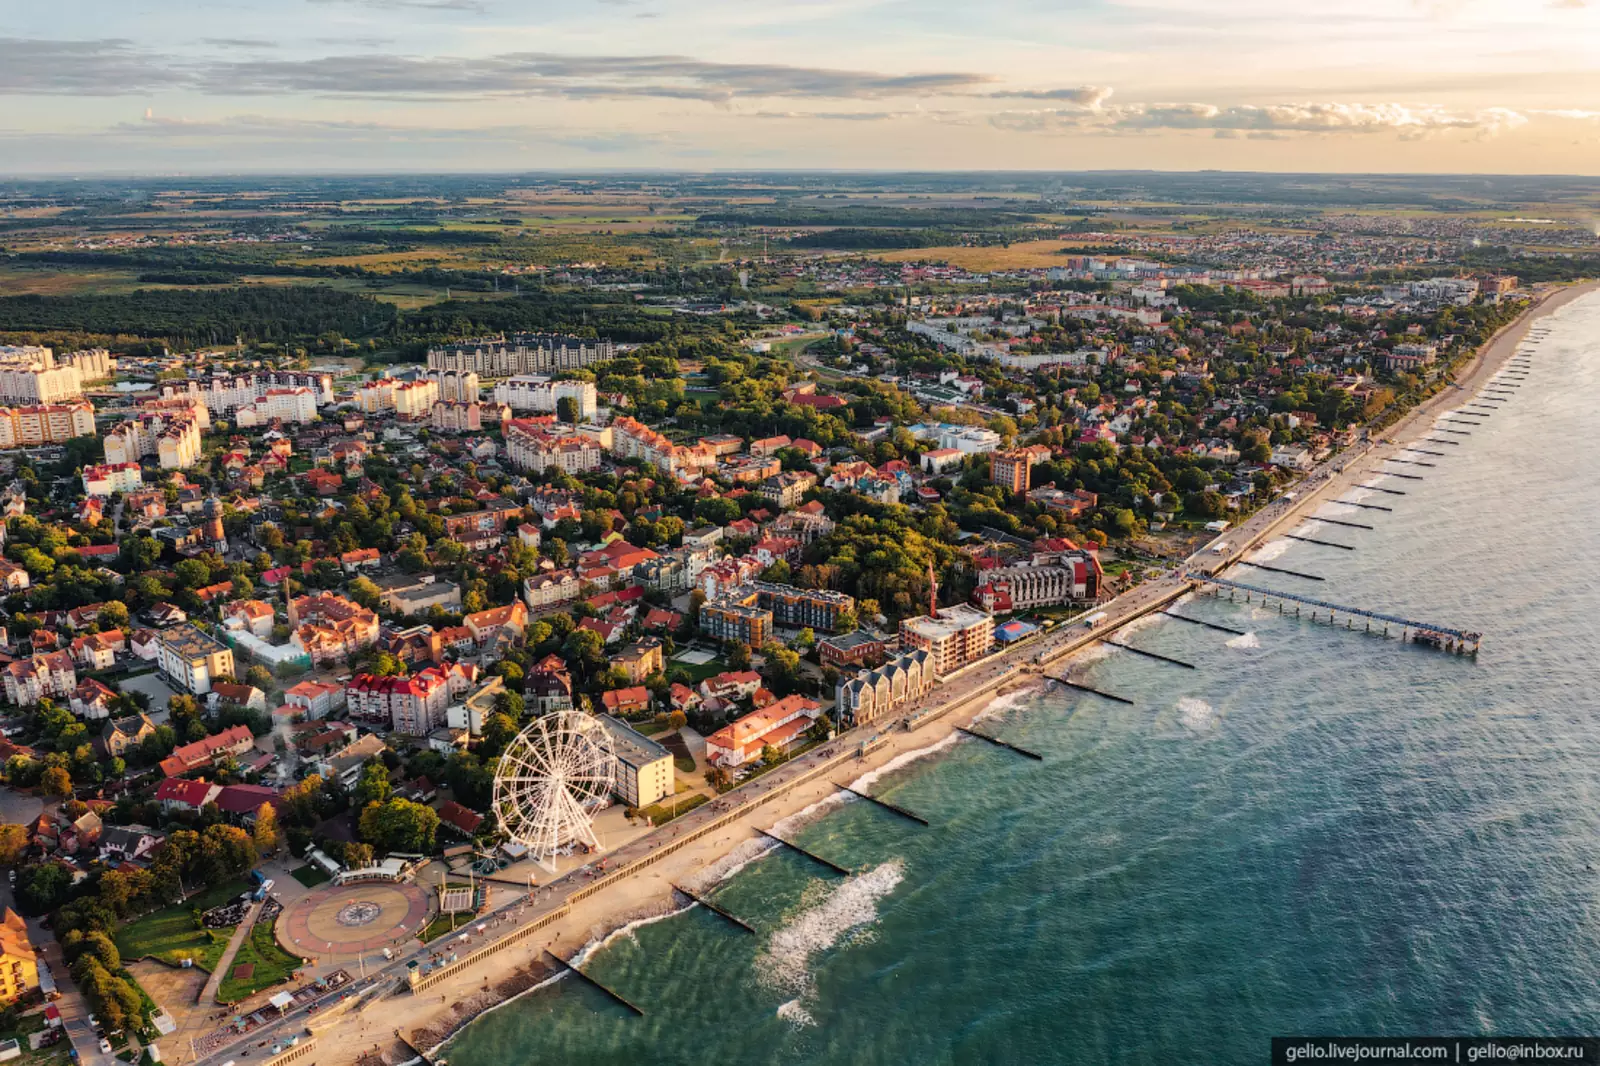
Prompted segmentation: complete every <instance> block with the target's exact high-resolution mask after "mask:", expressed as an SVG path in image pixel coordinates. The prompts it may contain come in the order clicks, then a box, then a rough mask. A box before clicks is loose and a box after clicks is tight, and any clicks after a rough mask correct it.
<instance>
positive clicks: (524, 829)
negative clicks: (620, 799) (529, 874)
mask: <svg viewBox="0 0 1600 1066" xmlns="http://www.w3.org/2000/svg"><path fill="white" fill-rule="evenodd" d="M613 759H614V756H613V753H612V746H611V734H610V733H609V732H608V731H607V730H606V727H605V726H604V725H602V724H601V722H600V720H599V719H598V718H595V717H594V716H593V715H588V714H584V713H583V712H581V711H557V712H555V713H554V714H547V715H545V716H544V717H542V718H538V719H535V720H534V721H533V722H532V723H530V724H529V725H528V727H527V728H526V729H524V730H523V731H522V732H521V733H518V734H517V736H516V738H515V739H513V740H512V741H511V743H510V744H508V745H507V746H506V750H505V752H504V753H503V754H502V755H501V756H500V765H499V767H498V768H497V769H496V770H495V775H494V812H495V816H496V817H497V818H499V820H500V828H501V829H502V830H504V831H505V833H506V835H507V836H509V837H510V838H511V839H512V840H513V841H515V842H516V843H518V844H521V845H523V846H524V847H526V848H527V849H528V851H529V852H530V853H531V856H532V858H533V859H534V860H535V861H536V862H538V863H539V864H540V865H541V866H544V867H545V868H546V869H554V863H555V858H556V856H557V855H559V854H561V853H562V851H563V849H566V848H570V847H571V846H573V845H587V846H589V847H591V848H595V849H597V850H598V849H599V847H600V838H599V837H597V836H595V832H594V825H593V823H594V812H595V811H596V810H597V809H598V808H599V806H600V803H601V802H602V801H603V800H604V799H605V798H606V796H607V795H609V794H610V792H611V788H612V783H613V776H612V775H613V772H614V771H613Z"/></svg>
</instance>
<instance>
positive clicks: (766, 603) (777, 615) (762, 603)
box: [732, 581, 856, 633]
mask: <svg viewBox="0 0 1600 1066" xmlns="http://www.w3.org/2000/svg"><path fill="white" fill-rule="evenodd" d="M732 595H735V596H740V595H742V596H743V597H744V598H745V600H746V601H747V602H753V603H754V605H755V606H757V607H760V608H761V609H762V610H765V611H770V612H772V620H773V622H775V623H776V624H778V625H780V626H786V627H788V628H791V629H805V628H810V629H822V630H826V631H828V632H830V633H831V632H833V631H834V630H835V629H838V628H839V616H840V615H842V614H843V613H844V612H845V611H853V610H855V606H856V600H855V597H854V596H850V595H846V594H845V593H843V592H833V591H831V590H829V589H803V588H797V587H796V586H794V585H778V584H774V583H772V582H769V581H752V582H750V583H749V584H748V585H746V586H744V587H743V588H742V589H738V590H736V591H735V592H734V593H732ZM752 595H753V596H754V600H753V601H751V600H749V597H751V596H752Z"/></svg>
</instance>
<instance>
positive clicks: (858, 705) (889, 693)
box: [834, 649, 935, 729]
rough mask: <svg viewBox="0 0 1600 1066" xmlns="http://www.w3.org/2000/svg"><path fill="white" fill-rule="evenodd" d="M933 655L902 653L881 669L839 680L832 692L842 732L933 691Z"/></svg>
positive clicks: (917, 651) (921, 652)
mask: <svg viewBox="0 0 1600 1066" xmlns="http://www.w3.org/2000/svg"><path fill="white" fill-rule="evenodd" d="M934 679H935V673H934V669H933V656H932V655H930V654H929V653H928V652H927V651H924V650H920V649H919V650H915V651H908V652H903V653H901V654H900V655H897V656H895V657H894V658H893V659H890V660H889V661H887V662H885V663H884V664H883V665H882V666H878V667H875V668H873V669H870V670H862V671H861V672H859V673H857V674H856V675H855V676H854V677H850V678H841V679H840V681H839V684H838V686H837V687H836V688H835V690H834V715H835V716H836V717H837V718H838V721H839V727H840V728H841V729H853V728H855V727H856V726H858V725H865V724H866V723H868V722H871V721H875V720H877V719H879V718H882V717H883V716H885V715H887V714H889V713H890V712H891V711H894V710H895V709H896V708H898V707H900V706H902V705H903V704H906V703H909V702H911V701H912V700H916V699H921V698H922V697H923V696H925V695H927V694H928V692H929V690H930V689H932V688H933V683H934Z"/></svg>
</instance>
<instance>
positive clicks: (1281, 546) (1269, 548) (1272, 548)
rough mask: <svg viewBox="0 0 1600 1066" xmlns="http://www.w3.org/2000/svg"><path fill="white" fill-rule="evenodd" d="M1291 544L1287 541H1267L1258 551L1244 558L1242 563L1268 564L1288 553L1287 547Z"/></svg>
mask: <svg viewBox="0 0 1600 1066" xmlns="http://www.w3.org/2000/svg"><path fill="white" fill-rule="evenodd" d="M1292 543H1293V541H1287V540H1273V541H1268V542H1267V543H1266V544H1263V545H1262V546H1261V547H1260V548H1259V549H1257V550H1256V551H1253V552H1251V553H1250V554H1249V555H1248V556H1246V557H1245V560H1244V561H1245V562H1247V563H1270V562H1272V560H1274V559H1276V558H1277V557H1278V556H1280V555H1282V554H1283V553H1284V552H1286V551H1288V550H1289V545H1290V544H1292Z"/></svg>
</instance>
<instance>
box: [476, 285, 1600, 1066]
mask: <svg viewBox="0 0 1600 1066" xmlns="http://www.w3.org/2000/svg"><path fill="white" fill-rule="evenodd" d="M1545 322H1546V324H1547V325H1549V326H1550V327H1551V330H1550V333H1549V335H1548V337H1546V338H1545V339H1543V340H1541V341H1538V342H1532V341H1530V342H1528V345H1527V346H1528V347H1531V348H1533V349H1534V351H1535V353H1536V354H1535V355H1534V357H1533V359H1534V362H1533V370H1532V376H1531V377H1530V378H1529V379H1528V381H1527V382H1526V383H1525V384H1524V387H1523V388H1521V389H1519V390H1517V393H1516V395H1515V397H1514V398H1513V399H1511V400H1510V401H1509V402H1507V403H1506V404H1504V405H1502V407H1501V409H1500V410H1497V411H1495V412H1494V413H1493V414H1492V415H1490V416H1489V417H1488V418H1487V419H1483V421H1484V423H1485V424H1484V425H1482V426H1480V427H1476V428H1474V429H1472V430H1471V434H1470V436H1461V437H1451V438H1450V439H1452V440H1455V441H1458V442H1459V444H1458V445H1455V446H1449V445H1430V444H1427V443H1419V444H1418V447H1420V448H1422V449H1426V450H1428V451H1436V452H1441V453H1445V454H1443V455H1442V456H1430V455H1414V456H1413V458H1417V459H1419V460H1421V461H1426V462H1431V463H1435V464H1437V465H1436V466H1435V467H1433V468H1426V467H1407V468H1406V469H1407V471H1408V472H1414V473H1417V474H1420V475H1422V477H1423V480H1421V481H1409V480H1402V479H1396V478H1378V479H1375V480H1374V481H1373V483H1374V484H1380V485H1383V486H1384V487H1388V488H1395V489H1399V490H1400V491H1402V492H1404V493H1405V494H1406V495H1404V496H1389V495H1384V494H1379V493H1367V494H1366V495H1365V496H1364V497H1363V496H1361V495H1360V494H1359V493H1356V494H1351V495H1348V496H1346V497H1345V498H1348V499H1355V498H1362V499H1364V500H1365V501H1366V502H1372V503H1378V504H1381V505H1383V506H1386V507H1393V512H1392V513H1391V512H1384V511H1372V510H1358V509H1356V508H1350V507H1339V506H1337V505H1327V506H1326V507H1325V508H1324V509H1322V510H1321V511H1320V512H1319V513H1321V514H1323V515H1324V516H1327V517H1338V518H1342V519H1344V520H1346V521H1355V522H1361V523H1365V524H1368V525H1372V526H1374V527H1376V528H1374V529H1373V530H1371V531H1366V530H1360V529H1352V528H1349V527H1343V526H1334V525H1331V524H1327V523H1323V524H1322V526H1321V528H1320V529H1319V530H1318V535H1319V539H1326V540H1337V541H1339V542H1341V543H1345V544H1350V545H1353V546H1354V547H1355V549H1356V550H1354V551H1341V550H1339V549H1336V548H1328V547H1322V546H1318V545H1313V544H1305V543H1298V542H1294V541H1288V540H1280V541H1277V542H1275V543H1274V544H1273V545H1271V546H1270V547H1269V548H1268V549H1267V550H1266V551H1265V552H1263V553H1262V557H1263V559H1267V558H1270V559H1272V560H1273V565H1275V566H1280V567H1285V568H1287V569H1291V570H1298V571H1302V572H1305V573H1312V574H1318V575H1321V576H1323V577H1325V578H1326V581H1323V582H1310V581H1304V580H1301V579H1297V578H1295V577H1291V576H1289V575H1286V574H1275V573H1268V572H1263V571H1252V570H1249V569H1247V568H1241V569H1240V570H1239V571H1238V575H1237V576H1239V577H1240V578H1241V579H1242V580H1246V581H1251V582H1252V583H1256V584H1260V585H1264V586H1268V587H1272V588H1278V589H1283V590H1285V591H1292V592H1298V593H1304V594H1308V595H1312V596H1316V597H1318V598H1321V599H1325V600H1330V601H1333V602H1336V603H1346V604H1351V605H1356V606H1363V607H1368V608H1371V609H1377V610H1384V611H1387V612H1389V613H1393V614H1396V615H1400V616H1404V617H1408V618H1417V619H1421V620H1424V621H1436V622H1438V623H1441V624H1445V625H1451V626H1456V627H1459V628H1463V629H1472V630H1480V631H1482V632H1483V633H1484V640H1483V649H1482V652H1481V654H1480V655H1479V656H1478V657H1477V658H1476V659H1473V658H1462V657H1457V656H1454V655H1449V654H1446V653H1444V652H1440V651H1436V650H1431V649H1428V648H1424V647H1419V646H1416V645H1411V644H1402V643H1400V642H1399V641H1398V640H1394V639H1390V640H1387V641H1385V640H1383V639H1380V638H1379V637H1377V636H1371V635H1367V634H1365V633H1363V632H1362V628H1363V624H1362V623H1360V622H1357V623H1356V624H1355V629H1354V631H1348V630H1346V629H1344V628H1342V623H1341V627H1340V628H1329V627H1328V626H1327V625H1326V624H1321V623H1318V624H1313V623H1312V622H1310V621H1309V620H1308V619H1305V618H1302V619H1296V618H1294V617H1293V615H1292V612H1291V613H1290V614H1287V615H1280V614H1279V613H1278V611H1277V610H1276V609H1272V610H1266V609H1263V608H1262V607H1260V606H1259V605H1258V604H1250V605H1246V604H1244V603H1229V602H1227V600H1226V599H1225V598H1224V599H1222V600H1220V601H1219V600H1215V599H1211V598H1194V599H1191V600H1187V601H1185V602H1183V603H1181V604H1180V605H1178V607H1177V608H1176V609H1177V610H1178V611H1180V612H1183V613H1186V614H1189V615H1192V616H1194V617H1196V618H1204V619H1208V620H1211V621H1215V622H1219V623H1222V624H1224V625H1228V626H1231V627H1233V628H1236V629H1239V630H1242V631H1244V632H1245V633H1246V634H1247V635H1246V636H1243V637H1230V636H1229V635H1228V634H1226V633H1219V632H1216V631H1213V630H1209V629H1203V628H1201V627H1199V626H1191V625H1186V624H1184V623H1182V622H1177V621H1172V620H1163V621H1159V622H1156V623H1153V624H1150V625H1147V626H1145V627H1143V628H1141V629H1140V630H1138V631H1137V632H1133V633H1129V634H1127V635H1125V636H1124V638H1123V639H1125V640H1127V641H1128V642H1130V643H1133V644H1136V645H1137V646H1139V647H1142V648H1147V649H1149V650H1152V651H1157V652H1160V653H1161V654H1163V655H1169V656H1173V657H1175V658H1179V659H1182V660H1184V661H1187V662H1192V663H1194V664H1195V666H1196V667H1197V669H1194V670H1184V669H1180V668H1177V667H1175V666H1173V665H1170V664H1167V663H1162V662H1158V661H1155V660H1150V659H1146V658H1144V657H1142V656H1134V655H1130V654H1128V653H1126V652H1120V651H1114V650H1113V651H1111V652H1110V653H1109V654H1105V655H1103V656H1101V657H1099V658H1096V659H1092V660H1091V661H1087V662H1085V663H1084V664H1082V665H1081V666H1079V667H1078V669H1079V670H1080V671H1081V672H1082V673H1083V677H1084V680H1085V681H1086V682H1087V683H1089V684H1092V685H1094V686H1096V687H1099V688H1103V689H1105V690H1108V691H1111V692H1114V693H1117V694H1119V695H1124V696H1127V697H1129V698H1131V699H1133V700H1134V701H1135V703H1134V705H1133V706H1131V707H1130V706H1126V705H1123V704H1119V703H1112V702H1109V701H1104V700H1100V699H1097V698H1096V697H1094V696H1092V695H1088V694H1085V693H1081V692H1074V691H1069V690H1066V689H1063V688H1061V687H1059V686H1054V685H1046V686H1044V687H1040V688H1037V689H1033V690H1029V691H1027V692H1024V693H1022V694H1020V695H1016V696H1011V697H1008V698H1007V699H1006V700H1004V701H1002V702H998V703H997V705H996V707H995V708H993V709H992V711H991V713H990V716H989V718H988V720H987V721H985V723H984V728H985V729H986V730H989V731H992V732H994V733H996V734H997V735H1000V736H1003V737H1005V738H1006V739H1008V740H1013V741H1015V742H1017V743H1019V744H1022V745H1023V746H1025V747H1028V748H1030V749H1033V750H1035V751H1038V752H1040V753H1042V754H1043V755H1044V756H1045V758H1044V761H1043V762H1035V761H1033V760H1031V759H1026V758H1022V757H1019V756H1018V755H1016V754H1015V753H1013V752H1009V751H1006V750H1004V749H1001V748H997V747H994V746H992V745H989V744H985V743H983V742H981V741H975V740H971V739H966V738H962V739H949V740H946V741H944V742H942V743H941V744H940V745H939V746H938V748H937V750H934V751H930V752H928V753H926V754H925V755H924V757H922V758H919V759H913V760H905V761H902V762H901V763H900V764H899V765H898V766H897V767H895V768H893V769H891V770H889V771H887V772H884V773H880V774H877V775H875V777H874V780H872V782H871V785H872V788H873V789H874V790H876V791H877V792H878V793H880V794H882V795H883V796H884V797H885V798H887V799H891V800H893V801H894V802H895V803H898V804H901V805H902V806H905V807H907V808H909V809H911V810H913V811H916V812H918V813H920V814H922V815H924V816H926V817H927V818H928V819H929V820H930V821H931V822H932V826H931V827H929V828H923V827H921V826H918V825H917V824H915V823H914V822H911V821H909V820H907V819H904V818H901V817H899V816H897V815H895V814H894V813H892V812H890V811H887V810H884V809H882V808H880V807H877V806H876V805H874V804H869V803H865V802H861V801H856V800H849V799H844V798H841V799H836V800H833V801H831V802H830V803H828V804H826V805H819V807H818V808H817V809H815V810H813V811H811V812H809V813H808V814H807V815H806V816H805V817H803V818H798V819H795V820H794V821H793V822H792V824H791V825H790V826H789V827H788V831H789V832H791V833H793V834H794V836H795V838H796V839H798V840H799V841H800V842H801V843H802V844H804V845H805V846H806V847H808V848H811V849H813V850H815V851H817V852H819V853H820V854H823V855H826V856H827V857H829V858H831V859H834V860H835V861H838V862H841V863H844V864H846V865H848V866H851V867H852V868H856V869H859V870H860V871H861V872H860V873H859V874H858V875H856V876H854V877H850V878H843V877H839V876H838V875H836V874H833V873H831V872H829V871H828V870H826V869H825V868H822V867H820V866H818V865H816V864H815V863H813V862H811V861H810V860H808V859H806V858H805V857H803V856H801V855H798V854H796V853H795V852H793V851H791V850H788V849H781V850H771V849H769V848H767V847H765V846H761V845H754V846H751V847H749V848H746V849H745V851H744V852H743V853H741V854H740V855H737V856H734V857H733V858H732V859H731V860H729V861H728V862H727V863H725V864H723V866H722V867H721V868H720V869H719V870H713V871H710V872H709V873H708V874H707V875H706V876H705V877H704V878H703V879H702V882H701V887H702V888H704V889H705V890H706V891H709V892H710V893H711V894H712V896H713V898H714V899H715V901H716V902H717V903H718V904H720V905H721V906H723V907H724V908H726V909H727V910H729V911H730V912H732V913H734V914H737V915H739V916H740V917H741V918H743V919H744V920H746V921H748V922H750V923H751V924H752V925H754V926H755V927H756V928H757V929H759V930H760V934H759V935H757V936H751V935H749V934H748V933H745V932H743V931H741V930H739V929H738V928H737V927H735V926H733V925H732V924H731V923H728V922H726V921H724V920H723V919H721V918H719V917H717V916H715V915H713V914H711V913H709V912H708V911H706V910H705V909H704V908H700V907H692V908H689V909H687V910H685V911H683V912H681V913H678V914H675V915H673V916H671V917H668V918H666V919H665V920H660V921H654V922H651V923H649V924H644V925H640V926H637V927H633V928H630V929H628V930H627V931H626V932H624V933H622V934H620V935H617V936H614V937H612V938H610V939H609V941H608V942H607V943H605V944H604V946H603V947H602V946H597V947H596V948H595V950H593V951H591V952H589V954H588V962H587V966H588V969H589V972H590V973H592V974H593V975H594V976H595V977H597V978H598V979H599V980H601V981H603V982H605V983H606V984H608V985H610V986H611V987H613V988H615V989H617V990H618V991H619V992H620V993H622V994H623V995H624V996H626V997H627V998H628V999H630V1000H632V1001H633V1002H635V1003H638V1004H640V1005H641V1006H643V1007H644V1009H645V1011H646V1015H645V1016H644V1017H643V1018H638V1017H634V1016H632V1015H630V1014H628V1013H626V1012H625V1011H623V1010H622V1009H620V1008H618V1007H617V1006H615V1005H614V1004H612V1003H610V1002H609V1001H607V1000H606V999H605V998H604V996H602V995H601V994H600V993H598V992H597V991H595V990H594V989H591V988H587V987H585V986H583V985H581V984H579V983H577V982H574V981H571V980H564V981H557V982H554V983H552V984H551V985H550V986H549V987H546V988H543V989H541V990H539V991H537V992H534V993H532V994H530V995H528V996H525V997H523V998H522V999H519V1000H517V1001H516V1002H514V1003H512V1004H510V1005H508V1006H506V1007H504V1008H502V1009H500V1010H497V1011H495V1012H493V1013H492V1014H490V1015H488V1016H486V1017H484V1018H482V1019H481V1020H479V1021H478V1022H475V1023H474V1024H472V1025H471V1026H469V1027H468V1028H467V1029H465V1030H464V1031H463V1032H462V1033H461V1034H460V1035H458V1036H457V1037H456V1038H455V1039H454V1040H453V1041H452V1042H451V1043H450V1045H449V1047H448V1050H447V1051H446V1054H447V1056H448V1058H449V1059H450V1061H451V1063H452V1066H507V1064H516V1066H522V1064H531V1063H545V1062H549V1063H563V1064H587V1063H619V1062H626V1063H668V1064H679V1063H681V1064H685V1066H691V1064H692V1066H707V1064H710V1063H717V1064H722V1063H747V1062H748V1063H785V1064H789V1063H829V1064H840V1066H845V1064H849V1066H871V1064H879V1063H882V1064H890V1063H893V1064H901V1063H919V1064H920V1063H1066V1064H1084V1066H1090V1064H1103V1063H1157V1062H1207V1063H1212V1062H1215V1063H1241V1064H1243V1063H1260V1062H1263V1061H1265V1060H1266V1056H1267V1045H1268V1039H1269V1038H1270V1037H1271V1036H1273V1035H1288V1034H1302V1033H1318V1034H1329V1033H1346V1034H1408V1033H1469V1034H1497V1033H1498V1034H1509V1033H1518V1034H1521V1033H1529V1034H1544V1033H1549V1034H1555V1033H1591V1034H1592V1033H1595V1032H1600V986H1597V983H1596V979H1595V972H1596V963H1597V961H1600V697H1597V695H1596V693H1597V690H1600V640H1597V636H1600V582H1597V578H1596V574H1597V573H1600V473H1597V470H1600V464H1597V462H1596V456H1597V454H1600V446H1597V444H1596V442H1597V441H1600V299H1597V298H1595V297H1589V298H1586V299H1583V300H1580V301H1577V302H1575V303H1573V304H1571V305H1568V306H1567V307H1565V308H1562V309H1561V310H1559V311H1557V312H1555V313H1554V314H1553V315H1551V316H1550V317H1549V318H1547V319H1546V320H1545ZM1461 399H1462V402H1467V401H1468V400H1469V399H1470V397H1468V396H1466V395H1465V394H1463V395H1462V397H1461ZM1458 428H1459V427H1458ZM1319 617H1323V616H1322V615H1321V614H1320V613H1319Z"/></svg>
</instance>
